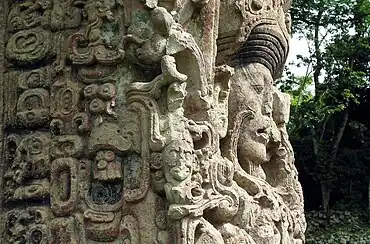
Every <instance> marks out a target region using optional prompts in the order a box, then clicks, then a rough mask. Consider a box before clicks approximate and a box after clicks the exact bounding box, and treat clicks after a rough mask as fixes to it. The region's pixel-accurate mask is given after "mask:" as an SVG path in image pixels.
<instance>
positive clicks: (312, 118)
mask: <svg viewBox="0 0 370 244" xmlns="http://www.w3.org/2000/svg"><path fill="white" fill-rule="evenodd" d="M369 16H370V3H369V1H368V0H331V1H329V0H296V1H294V4H293V8H292V19H293V26H294V29H293V31H294V33H295V34H296V35H298V36H300V37H301V38H305V39H306V40H307V42H308V44H309V47H310V52H309V55H308V56H307V57H303V56H298V57H297V58H298V60H299V63H298V64H297V65H305V66H306V67H307V73H306V75H305V76H303V77H296V76H295V75H294V74H291V73H289V72H288V73H287V77H285V78H284V79H283V80H282V81H281V88H282V89H283V90H284V91H285V92H288V93H290V94H291V95H292V97H293V102H292V119H291V122H290V124H289V132H290V134H291V136H292V137H297V138H310V140H311V142H312V144H311V145H312V149H313V150H312V151H313V154H314V155H313V157H312V158H313V162H305V163H306V164H309V167H306V169H308V170H309V171H310V174H311V175H312V176H313V178H314V179H315V180H316V181H317V182H318V183H319V184H320V186H321V193H322V206H323V208H324V210H325V211H328V210H329V200H330V193H331V191H332V188H333V186H334V185H335V184H336V183H337V182H338V180H339V179H340V178H341V177H340V172H339V171H338V167H337V166H338V161H339V160H338V157H342V158H343V157H344V156H343V153H340V155H339V156H338V152H339V149H340V147H341V142H342V139H343V136H344V133H345V130H346V128H347V127H348V125H349V123H350V122H352V118H351V111H352V110H353V109H354V107H356V106H358V104H359V99H360V94H361V92H360V91H362V90H364V89H366V87H367V86H368V82H369V74H370V72H369V71H370V65H369V62H370V37H369V30H370V17H369ZM348 152H349V151H348ZM298 153H299V152H298Z"/></svg>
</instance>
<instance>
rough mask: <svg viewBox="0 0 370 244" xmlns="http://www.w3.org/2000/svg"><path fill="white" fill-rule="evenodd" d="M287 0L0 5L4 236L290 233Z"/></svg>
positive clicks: (292, 189)
mask: <svg viewBox="0 0 370 244" xmlns="http://www.w3.org/2000/svg"><path fill="white" fill-rule="evenodd" d="M290 4H291V3H290V2H289V0H222V1H221V0H173V1H172V0H3V1H1V3H0V36H1V39H0V50H1V52H0V71H1V75H0V82H1V89H0V93H1V94H0V101H1V102H0V104H1V106H0V111H1V117H0V124H1V130H0V132H1V135H0V138H2V141H1V144H0V149H1V150H0V156H1V160H0V179H1V181H0V193H1V194H0V200H1V201H0V202H1V203H0V216H1V217H0V234H1V238H0V243H1V244H13V243H16V244H26V243H27V244H28V243H29V244H31V243H32V244H47V243H50V244H67V243H72V244H80V243H81V244H94V243H95V244H97V243H103V244H104V243H107V244H123V243H124V244H129V243H131V244H208V243H211V244H243V243H245V244H278V243H282V244H300V243H304V232H305V229H306V223H305V218H304V212H303V196H302V190H301V186H300V183H299V182H298V178H297V171H296V168H295V166H294V154H293V150H292V147H291V144H290V143H289V139H288V134H287V131H286V123H287V122H288V118H289V106H290V105H289V101H290V98H289V96H288V95H286V94H283V93H281V92H279V91H278V90H277V88H275V87H274V80H275V79H276V78H278V77H279V76H280V74H281V72H282V69H283V66H284V63H285V60H286V57H287V53H288V49H289V35H290V32H289V31H290V15H289V12H288V10H289V7H290Z"/></svg>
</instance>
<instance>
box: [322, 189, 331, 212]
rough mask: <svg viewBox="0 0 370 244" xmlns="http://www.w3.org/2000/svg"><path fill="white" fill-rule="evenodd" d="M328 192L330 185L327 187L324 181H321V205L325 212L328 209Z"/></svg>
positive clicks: (329, 191)
mask: <svg viewBox="0 0 370 244" xmlns="http://www.w3.org/2000/svg"><path fill="white" fill-rule="evenodd" d="M330 193H331V187H329V186H328V185H327V184H326V183H324V182H321V197H322V198H321V199H322V207H323V209H324V211H325V212H328V211H329V201H330Z"/></svg>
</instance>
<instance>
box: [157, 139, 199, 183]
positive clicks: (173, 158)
mask: <svg viewBox="0 0 370 244" xmlns="http://www.w3.org/2000/svg"><path fill="white" fill-rule="evenodd" d="M163 161H164V165H165V167H166V176H167V178H172V179H174V180H175V181H183V180H185V179H186V178H188V177H189V176H190V175H191V173H192V164H193V161H194V153H193V147H192V145H191V142H189V141H187V140H184V139H176V140H174V141H172V142H171V143H170V144H168V145H167V147H166V148H165V150H164V151H163Z"/></svg>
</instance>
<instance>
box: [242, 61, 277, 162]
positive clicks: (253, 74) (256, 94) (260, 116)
mask: <svg viewBox="0 0 370 244" xmlns="http://www.w3.org/2000/svg"><path fill="white" fill-rule="evenodd" d="M243 72H244V74H245V76H244V78H245V79H246V80H245V81H242V83H243V87H242V89H243V95H244V97H245V100H244V101H243V103H245V105H247V106H248V109H247V113H249V116H247V117H246V118H245V119H244V120H243V121H242V124H241V125H240V130H239V140H238V159H239V163H240V164H241V166H242V167H243V165H247V164H250V163H254V164H262V163H264V162H266V161H267V160H268V156H267V150H266V147H267V144H268V142H269V139H270V134H271V123H272V117H271V116H272V115H271V114H272V112H271V111H272V89H271V88H272V76H271V73H270V71H269V70H268V69H267V68H265V66H263V65H260V64H250V65H249V66H247V67H246V68H243Z"/></svg>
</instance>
